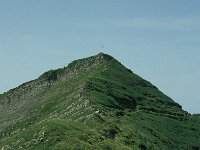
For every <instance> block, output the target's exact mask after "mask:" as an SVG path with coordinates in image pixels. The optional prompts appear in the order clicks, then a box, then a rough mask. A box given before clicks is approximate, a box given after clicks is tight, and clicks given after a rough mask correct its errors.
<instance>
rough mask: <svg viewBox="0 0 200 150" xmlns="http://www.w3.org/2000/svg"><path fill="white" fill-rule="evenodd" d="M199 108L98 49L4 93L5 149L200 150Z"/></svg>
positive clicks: (0, 124) (0, 111)
mask: <svg viewBox="0 0 200 150" xmlns="http://www.w3.org/2000/svg"><path fill="white" fill-rule="evenodd" d="M199 124H200V115H190V114H189V113H187V112H186V111H184V110H182V107H181V106H180V105H179V104H177V103H176V102H174V101H173V100H172V99H171V98H169V97H168V96H166V95H164V94H163V93H162V92H161V91H159V90H158V89H157V87H155V86H154V85H152V84H151V83H150V82H148V81H146V80H144V79H142V78H141V77H139V76H137V75H136V74H134V73H133V72H132V71H131V70H129V69H127V68H126V67H124V66H123V65H122V64H121V63H119V62H118V61H117V60H115V59H114V58H113V57H111V56H109V55H106V54H103V53H100V54H98V55H96V56H92V57H89V58H85V59H80V60H76V61H74V62H72V63H71V64H69V65H68V67H65V68H62V69H58V70H50V71H48V72H46V73H44V74H43V75H41V76H40V77H39V78H38V79H36V80H33V81H30V82H28V83H25V84H23V85H21V86H19V87H17V88H15V89H12V90H10V91H8V92H6V93H4V94H2V95H0V149H2V150H5V149H13V150H17V149H26V150H27V149H35V150H40V149H41V150H45V149H105V150H110V149H127V150H129V149H140V150H145V149H159V150H160V149H163V150H166V149H181V150H182V149H191V150H192V149H194V150H198V149H200V126H199Z"/></svg>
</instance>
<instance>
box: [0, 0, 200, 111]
mask: <svg viewBox="0 0 200 150" xmlns="http://www.w3.org/2000/svg"><path fill="white" fill-rule="evenodd" d="M199 6H200V1H199V0H190V1H188V0H181V1H180V0H162V1H161V0H124V1H122V0H32V1H31V0H29V1H27V0H17V1H16V0H1V1H0V69H1V73H0V93H3V92H5V91H7V90H9V89H11V88H14V87H16V86H18V85H20V84H22V83H24V82H26V81H29V80H32V79H35V78H37V77H38V76H39V75H41V74H42V73H43V72H45V71H47V70H49V69H55V68H59V67H63V66H64V65H65V66H66V65H67V64H68V63H69V62H71V61H72V60H74V59H78V58H82V57H87V56H90V55H95V54H97V53H99V52H100V51H103V52H105V53H108V54H110V55H112V56H114V57H115V58H117V59H118V60H119V61H121V62H122V63H123V64H124V65H125V66H127V67H128V68H130V69H132V70H133V71H134V72H135V73H136V74H138V75H140V76H142V77H143V78H145V79H147V80H149V81H151V82H152V83H153V84H155V85H156V86H157V87H158V88H159V89H160V90H161V91H163V92H164V93H166V94H167V95H168V96H170V97H171V98H173V99H174V100H175V101H176V102H178V103H180V104H181V105H182V106H183V108H184V109H185V110H187V111H189V112H191V113H200V109H199V108H200V94H199V90H200V78H199V77H200V67H198V65H199V64H200V50H199V47H200V9H199ZM102 45H103V46H104V48H101V46H102Z"/></svg>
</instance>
